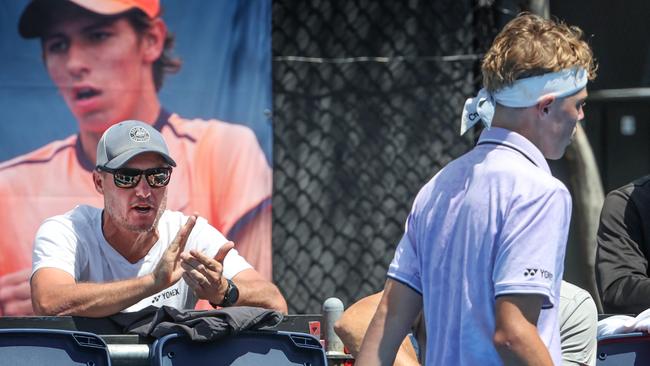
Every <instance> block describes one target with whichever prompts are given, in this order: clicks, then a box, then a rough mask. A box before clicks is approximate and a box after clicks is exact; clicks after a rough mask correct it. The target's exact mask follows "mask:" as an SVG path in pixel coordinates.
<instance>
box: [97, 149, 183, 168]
mask: <svg viewBox="0 0 650 366" xmlns="http://www.w3.org/2000/svg"><path fill="white" fill-rule="evenodd" d="M147 152H153V153H156V154H158V155H160V156H162V157H163V159H165V161H166V162H167V164H169V165H171V166H174V167H175V166H176V162H175V161H174V159H172V158H171V156H169V155H167V154H165V153H164V152H162V151H159V150H156V149H147V148H141V149H131V150H129V151H127V152H125V153H123V154H121V155H118V156H116V157H114V158H113V159H112V160H111V161H109V162H108V163H106V164H105V165H104V166H105V167H107V168H109V169H118V168H121V167H122V166H123V165H124V164H126V163H128V162H129V160H131V159H133V158H134V157H136V156H137V155H140V154H144V153H147Z"/></svg>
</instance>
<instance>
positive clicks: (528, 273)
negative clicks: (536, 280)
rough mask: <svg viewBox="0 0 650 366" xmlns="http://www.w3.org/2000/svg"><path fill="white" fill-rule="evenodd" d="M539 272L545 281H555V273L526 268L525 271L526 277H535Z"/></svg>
mask: <svg viewBox="0 0 650 366" xmlns="http://www.w3.org/2000/svg"><path fill="white" fill-rule="evenodd" d="M537 272H539V274H540V276H542V278H544V279H547V280H552V279H553V273H551V272H549V271H547V270H545V269H541V268H526V270H525V271H524V277H534V276H535V275H536V274H537Z"/></svg>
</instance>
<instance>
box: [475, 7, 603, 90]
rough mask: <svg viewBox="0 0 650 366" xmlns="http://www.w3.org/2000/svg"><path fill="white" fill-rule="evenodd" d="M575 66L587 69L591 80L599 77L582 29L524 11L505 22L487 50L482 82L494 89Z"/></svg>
mask: <svg viewBox="0 0 650 366" xmlns="http://www.w3.org/2000/svg"><path fill="white" fill-rule="evenodd" d="M575 66H578V67H582V68H584V69H585V70H587V73H588V75H589V80H593V79H594V78H595V77H596V64H595V62H594V58H593V55H592V52H591V48H590V47H589V45H588V44H587V42H585V41H584V39H583V32H582V30H581V29H580V28H578V27H575V26H568V25H566V24H564V23H562V22H559V21H553V20H548V19H544V18H542V17H540V16H538V15H534V14H529V13H523V14H520V15H518V16H517V17H516V18H515V19H513V20H511V21H510V22H509V23H508V24H506V26H505V27H504V28H503V30H501V32H500V33H499V34H498V35H497V36H496V38H495V39H494V42H493V43H492V46H491V47H490V49H489V50H488V52H487V53H486V54H485V57H484V58H483V63H482V65H481V70H482V72H483V86H484V87H485V88H486V89H487V90H488V91H490V92H495V91H498V90H499V89H502V88H503V87H506V86H509V85H512V83H514V82H515V80H517V79H522V78H526V77H531V76H537V75H542V74H546V73H549V72H556V71H560V70H563V69H567V68H570V67H575Z"/></svg>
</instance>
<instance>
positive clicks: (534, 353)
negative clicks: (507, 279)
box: [493, 295, 553, 366]
mask: <svg viewBox="0 0 650 366" xmlns="http://www.w3.org/2000/svg"><path fill="white" fill-rule="evenodd" d="M542 303H543V298H542V296H540V295H505V296H500V297H498V298H497V301H496V309H495V315H496V329H495V332H494V336H493V342H494V346H495V348H496V350H497V352H499V356H501V359H502V360H503V363H504V364H505V365H528V366H553V360H552V358H551V355H550V353H549V351H548V349H547V348H546V345H545V344H544V342H543V341H542V339H541V338H540V336H539V333H538V329H537V326H536V324H537V320H538V318H539V314H540V311H541V307H542Z"/></svg>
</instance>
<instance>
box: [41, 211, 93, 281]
mask: <svg viewBox="0 0 650 366" xmlns="http://www.w3.org/2000/svg"><path fill="white" fill-rule="evenodd" d="M77 244H78V238H77V235H76V234H75V233H74V230H73V228H72V227H71V226H70V225H69V224H68V223H66V222H63V221H60V220H59V219H58V217H53V218H50V219H47V220H45V221H44V222H43V224H42V225H41V226H40V227H39V229H38V231H37V232H36V237H35V238H34V251H33V254H32V276H33V275H34V273H36V271H38V270H39V269H41V268H46V267H49V268H58V269H61V270H63V271H65V272H67V273H69V274H70V275H71V276H73V277H74V278H75V279H78V278H79V275H80V274H79V273H77V271H76V270H75V268H79V267H80V266H75V262H76V261H79V262H80V263H81V262H84V259H83V258H82V257H83V255H82V254H83V253H82V252H83V251H81V250H79V258H77V251H78V245H77Z"/></svg>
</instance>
